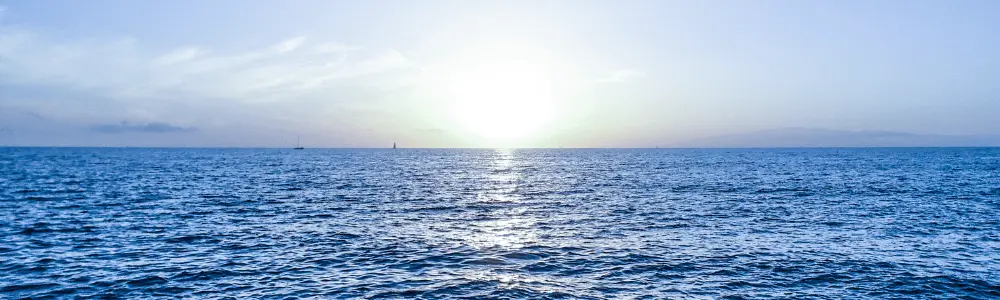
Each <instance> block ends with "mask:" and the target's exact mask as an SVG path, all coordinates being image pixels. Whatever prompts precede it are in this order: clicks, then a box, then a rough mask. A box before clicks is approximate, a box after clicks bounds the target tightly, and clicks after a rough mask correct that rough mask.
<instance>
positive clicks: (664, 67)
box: [0, 0, 1000, 147]
mask: <svg viewBox="0 0 1000 300" xmlns="http://www.w3.org/2000/svg"><path fill="white" fill-rule="evenodd" d="M998 53H1000V1H992V0H984V1H973V0H962V1H913V0H908V1H893V0H886V1H853V0H839V1H823V0H814V1H793V0H789V1H768V0H761V1H738V0H731V1H714V0H708V1H668V0H662V1H628V0H625V1H582V0H581V1H556V0H552V1H402V0H400V1H378V0H374V1H306V0H295V1H264V0H260V1H236V0H216V1H189V0H179V1H124V0H123V1H108V0H95V1H55V0H40V1H28V0H23V1H12V0H0V128H2V129H0V145H25V146H169V147H291V146H294V144H295V143H296V139H297V138H300V139H301V143H302V145H303V146H306V147H390V146H391V145H392V143H398V144H399V145H400V146H401V147H655V146H660V145H669V144H672V143H676V142H679V141H685V140H692V139H699V138H705V137H711V136H718V135H727V134H734V133H740V132H752V131H757V130H768V129H774V128H823V129H831V130H864V131H898V132H907V133H919V134H934V135H997V134H1000V125H998V124H1000V123H998V122H997V117H996V116H998V115H1000V84H998V83H1000V82H998V81H997V78H1000V55H998Z"/></svg>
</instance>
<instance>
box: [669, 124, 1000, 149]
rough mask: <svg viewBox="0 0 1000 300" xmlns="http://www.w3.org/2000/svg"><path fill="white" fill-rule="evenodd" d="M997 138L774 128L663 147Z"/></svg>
mask: <svg viewBox="0 0 1000 300" xmlns="http://www.w3.org/2000/svg"><path fill="white" fill-rule="evenodd" d="M998 146H1000V135H932V134H916V133H905V132H892V131H874V130H873V131H849V130H832V129H819V128H778V129H768V130H760V131H753V132H747V133H737V134H727V135H720V136H714V137H707V138H700V139H692V140H688V141H684V142H680V143H674V144H669V145H667V147H685V148H802V147H998Z"/></svg>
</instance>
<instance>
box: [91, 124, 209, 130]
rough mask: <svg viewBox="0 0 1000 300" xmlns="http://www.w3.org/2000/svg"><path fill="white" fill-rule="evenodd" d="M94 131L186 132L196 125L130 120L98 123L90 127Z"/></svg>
mask: <svg viewBox="0 0 1000 300" xmlns="http://www.w3.org/2000/svg"><path fill="white" fill-rule="evenodd" d="M90 129H91V130H93V131H97V132H104V133H121V132H146V133H169V132H186V131H194V130H196V128H194V127H180V126H174V125H170V124H167V123H159V122H153V123H146V124H131V123H128V122H121V123H120V124H104V125H96V126H93V127H91V128H90Z"/></svg>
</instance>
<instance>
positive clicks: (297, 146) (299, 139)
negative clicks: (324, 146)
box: [292, 136, 305, 150]
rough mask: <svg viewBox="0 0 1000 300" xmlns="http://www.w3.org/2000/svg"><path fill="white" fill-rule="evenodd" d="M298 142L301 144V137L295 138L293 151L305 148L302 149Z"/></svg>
mask: <svg viewBox="0 0 1000 300" xmlns="http://www.w3.org/2000/svg"><path fill="white" fill-rule="evenodd" d="M300 142H302V137H301V136H299V137H296V138H295V148H292V149H295V150H302V149H305V148H303V147H302V144H301V143H300Z"/></svg>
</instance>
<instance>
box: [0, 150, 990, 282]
mask: <svg viewBox="0 0 1000 300" xmlns="http://www.w3.org/2000/svg"><path fill="white" fill-rule="evenodd" d="M998 253H1000V149H995V148H992V149H991V148H936V149H744V150H726V149H717V150H694V149H692V150H661V149H655V150H654V149H649V150H418V149H398V150H395V151H393V150H388V149H386V150H341V149H337V150H334V149H306V150H299V151H294V150H291V149H287V150H286V149H97V148H89V149H88V148H80V149H73V148H0V298H22V297H57V298H74V297H103V298H109V297H110V298H147V297H175V296H177V297H184V298H226V297H234V298H275V299H282V298H286V297H289V298H292V297H298V298H313V297H318V298H361V297H367V298H449V297H476V298H480V297H489V298H543V297H548V298H584V299H605V298H607V299H621V298H625V299H627V298H643V297H647V298H657V299H659V298H676V299H689V298H690V299H700V298H723V297H732V298H734V299H738V298H804V299H815V298H837V299H839V298H850V299H865V298H869V299H885V298H903V299H907V298H912V299H926V298H959V297H966V298H969V299H988V298H998V297H1000V255H998Z"/></svg>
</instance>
